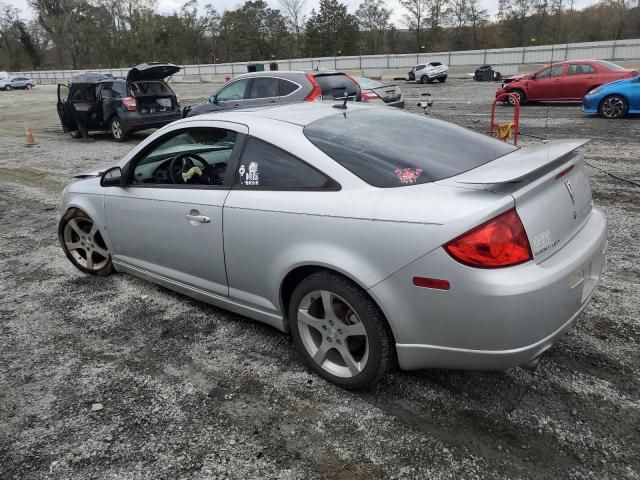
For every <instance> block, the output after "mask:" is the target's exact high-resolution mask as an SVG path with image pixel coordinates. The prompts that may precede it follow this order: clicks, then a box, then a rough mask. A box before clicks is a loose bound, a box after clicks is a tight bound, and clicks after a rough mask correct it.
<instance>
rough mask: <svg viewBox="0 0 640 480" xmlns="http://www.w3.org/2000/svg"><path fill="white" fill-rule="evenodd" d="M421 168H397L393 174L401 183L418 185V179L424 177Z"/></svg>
mask: <svg viewBox="0 0 640 480" xmlns="http://www.w3.org/2000/svg"><path fill="white" fill-rule="evenodd" d="M422 172H424V170H422V169H421V168H396V169H395V170H394V171H393V173H394V174H395V175H396V177H398V179H399V180H400V183H405V184H407V183H416V180H418V177H419V176H420V175H422Z"/></svg>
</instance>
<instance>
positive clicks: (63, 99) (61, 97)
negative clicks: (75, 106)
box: [57, 84, 76, 132]
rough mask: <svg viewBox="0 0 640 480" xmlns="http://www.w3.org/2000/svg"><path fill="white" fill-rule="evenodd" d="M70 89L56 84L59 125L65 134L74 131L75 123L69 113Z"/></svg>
mask: <svg viewBox="0 0 640 480" xmlns="http://www.w3.org/2000/svg"><path fill="white" fill-rule="evenodd" d="M70 91H71V90H70V88H69V86H68V85H62V84H58V104H57V108H58V116H59V117H60V123H61V124H62V129H63V130H64V131H65V132H69V131H73V130H75V129H76V126H75V122H74V121H73V117H72V116H71V112H70V111H69V93H70Z"/></svg>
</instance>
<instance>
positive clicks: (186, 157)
mask: <svg viewBox="0 0 640 480" xmlns="http://www.w3.org/2000/svg"><path fill="white" fill-rule="evenodd" d="M193 160H197V161H198V162H199V163H201V164H202V165H203V166H204V175H202V176H200V175H198V176H197V178H198V179H199V180H200V181H198V182H195V183H202V184H204V185H213V184H214V181H215V178H216V175H215V173H214V172H213V169H212V168H211V165H209V163H207V161H206V160H205V159H204V158H202V157H201V156H200V155H197V154H195V153H191V152H186V153H181V154H179V155H176V156H175V157H173V159H172V160H171V163H170V164H169V175H170V176H171V181H172V182H173V183H174V184H178V185H183V184H186V183H188V182H189V180H186V181H185V180H184V178H183V177H182V173H186V172H188V171H189V170H190V169H192V168H193V167H195V165H194V164H193ZM178 162H180V163H178ZM178 165H180V167H179V171H180V174H179V175H176V167H178ZM202 180H205V181H204V182H203V181H202Z"/></svg>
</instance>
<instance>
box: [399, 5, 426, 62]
mask: <svg viewBox="0 0 640 480" xmlns="http://www.w3.org/2000/svg"><path fill="white" fill-rule="evenodd" d="M400 5H401V6H402V8H404V9H405V10H406V13H405V14H404V15H403V16H402V17H403V19H404V23H405V24H406V25H407V27H409V30H413V31H414V33H415V35H416V52H419V51H420V41H421V38H422V36H421V30H422V25H423V23H424V21H425V18H426V16H427V15H428V14H429V4H428V0H400Z"/></svg>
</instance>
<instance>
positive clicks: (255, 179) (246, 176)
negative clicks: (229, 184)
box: [238, 162, 260, 186]
mask: <svg viewBox="0 0 640 480" xmlns="http://www.w3.org/2000/svg"><path fill="white" fill-rule="evenodd" d="M238 173H239V174H240V184H241V185H251V186H259V185H260V173H259V172H258V162H251V163H249V168H248V169H245V166H244V165H240V168H239V169H238Z"/></svg>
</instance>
